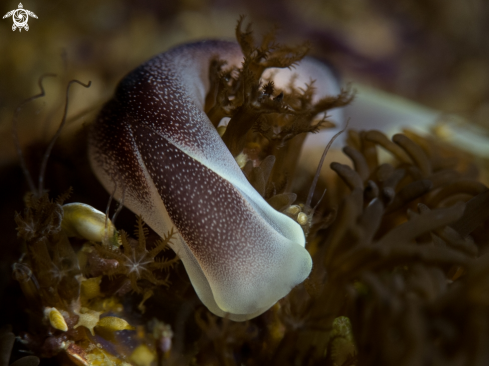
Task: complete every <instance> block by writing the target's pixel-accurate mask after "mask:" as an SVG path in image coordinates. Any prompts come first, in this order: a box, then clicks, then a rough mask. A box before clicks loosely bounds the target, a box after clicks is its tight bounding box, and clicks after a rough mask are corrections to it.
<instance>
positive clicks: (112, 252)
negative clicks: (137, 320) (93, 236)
mask: <svg viewBox="0 0 489 366" xmlns="http://www.w3.org/2000/svg"><path fill="white" fill-rule="evenodd" d="M175 234H176V233H175V232H174V231H173V229H172V230H170V232H169V233H168V234H167V235H166V236H165V237H164V238H161V239H159V240H158V241H157V242H156V243H155V246H154V247H153V248H152V249H150V250H148V249H147V243H146V237H147V236H148V229H147V228H146V227H145V225H144V222H143V219H142V217H141V216H138V221H137V226H136V232H135V235H136V237H137V240H135V239H133V238H130V237H128V235H127V233H125V232H124V231H121V234H120V240H121V243H122V245H121V247H120V248H109V247H106V246H104V245H102V244H98V243H96V244H95V246H94V249H95V252H96V253H97V254H98V258H97V259H95V258H93V257H92V258H91V259H90V260H91V261H95V262H96V261H97V260H98V261H105V262H106V263H107V264H108V263H111V265H110V266H108V268H107V271H106V272H105V273H104V274H105V275H108V276H109V277H111V278H120V279H123V284H122V286H121V289H119V291H118V295H124V294H125V292H126V291H127V290H129V289H131V290H132V291H134V292H138V293H146V292H148V291H150V290H151V289H152V288H153V287H155V286H166V287H168V286H169V284H170V282H169V280H168V278H169V270H170V269H171V268H173V266H174V265H175V264H176V263H177V262H178V261H179V258H178V257H175V258H173V259H167V258H163V257H161V253H163V252H164V251H166V250H167V249H169V248H170V247H169V244H170V242H171V240H172V238H173V236H174V235H175ZM162 272H166V275H165V277H164V278H161V275H160V273H162ZM126 284H129V285H130V287H129V288H128V287H127V286H126Z"/></svg>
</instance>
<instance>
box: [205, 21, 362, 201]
mask: <svg viewBox="0 0 489 366" xmlns="http://www.w3.org/2000/svg"><path fill="white" fill-rule="evenodd" d="M243 28H245V29H243ZM275 31H276V30H275V29H273V30H272V31H270V32H269V33H267V34H265V35H264V36H263V38H262V41H261V43H259V45H257V42H256V39H255V37H254V34H253V30H252V28H251V24H248V25H247V26H246V27H244V17H241V18H240V19H239V21H238V25H237V26H236V39H237V40H238V43H239V45H240V46H241V50H242V52H243V55H244V61H243V64H242V66H241V67H240V68H227V69H226V61H225V60H218V59H215V60H213V61H212V62H211V64H210V66H209V79H210V85H211V86H210V90H209V92H208V94H207V96H206V102H205V112H206V113H207V115H208V117H209V119H210V120H211V122H212V123H213V124H214V126H215V127H216V128H217V127H218V125H219V123H220V122H221V120H222V119H223V118H224V117H229V118H230V120H229V123H228V124H227V126H226V127H220V128H219V131H220V133H221V136H222V139H223V141H224V142H225V144H226V146H227V147H228V148H229V150H230V151H231V153H232V154H233V156H235V157H236V156H238V155H239V154H244V159H246V160H247V161H251V163H252V165H253V166H255V167H256V166H258V165H260V163H261V162H262V161H263V160H264V159H265V158H266V157H267V156H270V155H272V156H274V157H275V158H276V160H275V165H274V166H273V169H272V172H271V175H270V176H269V181H266V182H265V184H267V185H268V190H269V193H270V194H268V195H265V196H266V197H267V198H269V197H270V196H272V195H275V194H280V193H284V190H285V189H286V187H287V188H289V187H290V178H291V177H292V176H293V175H294V171H295V167H296V164H297V161H296V160H297V155H298V154H297V153H296V152H297V151H298V150H300V147H301V146H302V144H303V142H304V139H305V137H306V135H307V133H309V132H312V133H315V132H317V131H319V129H321V128H326V127H332V126H333V124H332V123H331V122H329V121H328V120H327V116H326V115H325V116H324V117H322V118H320V119H316V116H317V115H318V114H319V113H322V112H326V111H328V110H330V109H332V108H336V107H341V106H345V105H347V104H348V103H350V102H351V101H352V99H353V95H354V93H352V92H351V90H349V89H348V90H343V91H342V92H341V93H340V95H338V96H328V97H325V98H322V99H321V100H319V101H316V102H313V96H314V90H315V88H314V80H311V82H310V83H309V84H308V85H307V88H306V89H305V90H302V89H300V88H297V87H295V86H294V85H293V80H291V83H290V85H289V87H288V88H287V90H277V89H276V87H275V85H274V83H273V80H268V79H265V78H264V77H263V73H264V71H265V70H267V69H269V68H293V67H294V66H295V65H297V63H298V62H300V60H302V59H303V58H304V56H305V55H306V53H307V52H308V49H309V47H308V46H307V45H305V44H304V45H300V46H297V47H290V46H284V45H281V44H278V43H276V42H275V38H276V35H275Z"/></svg>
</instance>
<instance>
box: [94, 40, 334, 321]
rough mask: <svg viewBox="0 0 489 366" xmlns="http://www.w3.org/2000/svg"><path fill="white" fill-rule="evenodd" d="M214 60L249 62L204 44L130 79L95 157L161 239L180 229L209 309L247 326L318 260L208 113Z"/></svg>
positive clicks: (108, 111) (179, 243)
mask: <svg viewBox="0 0 489 366" xmlns="http://www.w3.org/2000/svg"><path fill="white" fill-rule="evenodd" d="M216 56H217V57H220V58H223V59H225V60H227V62H228V64H229V65H236V66H239V65H240V64H241V62H242V61H243V55H242V53H241V50H240V47H239V46H238V44H236V43H233V42H225V41H203V42H198V43H194V44H188V45H183V46H180V47H177V48H175V49H173V50H170V51H168V52H166V53H163V54H160V55H159V56H157V57H155V58H153V59H152V60H150V61H148V62H146V63H145V64H143V65H141V66H140V67H138V68H137V69H136V70H134V71H133V72H131V73H130V74H129V75H128V76H126V77H125V78H124V79H123V80H122V81H121V83H120V84H119V86H118V87H117V90H116V93H115V96H114V98H113V99H112V100H111V101H109V102H108V103H107V104H106V105H105V106H104V108H103V109H102V111H101V113H100V115H99V117H98V119H97V121H96V122H95V123H94V125H93V126H92V128H91V132H90V140H89V156H90V160H91V164H92V168H93V170H94V172H95V174H96V175H97V177H98V178H99V180H100V181H101V182H102V184H103V185H104V187H105V188H106V189H107V190H108V191H109V192H114V191H115V197H116V199H118V200H123V203H124V205H125V206H127V207H128V208H129V209H130V210H132V211H133V212H135V213H137V214H140V215H142V216H143V218H144V220H145V221H146V223H147V224H148V225H149V226H150V227H151V228H152V229H153V230H155V231H156V232H157V233H158V234H159V235H161V236H163V235H164V234H165V233H166V232H167V231H168V230H169V229H170V228H171V227H176V229H177V231H178V233H179V235H178V239H177V240H176V241H175V243H174V244H173V246H172V247H173V249H174V250H175V252H176V253H177V254H178V256H179V257H180V258H181V259H182V262H183V264H184V266H185V268H186V270H187V272H188V274H189V277H190V280H191V282H192V284H193V286H194V288H195V290H196V292H197V294H198V296H199V298H200V299H201V300H202V302H203V303H204V304H205V305H206V306H207V307H208V308H209V310H210V311H212V312H213V313H214V314H216V315H219V316H225V315H226V314H227V315H228V316H229V317H230V319H232V320H236V321H242V320H247V319H250V318H253V317H255V316H257V315H259V314H261V313H263V312H264V311H266V310H267V309H269V308H270V307H271V306H272V305H273V304H274V303H275V302H277V301H278V300H279V299H280V298H282V297H284V296H285V295H286V294H287V293H288V292H289V291H290V290H291V289H292V288H293V287H294V286H296V285H297V284H299V283H301V282H302V281H304V279H305V278H306V277H307V276H308V275H309V273H310V271H311V267H312V261H311V257H310V255H309V253H308V252H307V250H306V249H305V247H304V246H305V238H304V234H303V231H302V229H301V227H300V226H299V225H298V224H297V222H295V221H294V220H292V219H291V218H289V217H287V216H285V215H284V214H282V213H280V212H278V211H276V210H274V209H273V208H272V207H271V206H270V205H269V204H268V203H267V202H266V201H265V200H264V199H263V198H262V196H261V195H260V194H258V193H257V191H256V190H255V189H254V188H253V187H252V186H251V185H250V183H249V182H248V181H247V179H246V177H245V176H244V175H243V173H242V171H241V169H240V168H239V166H238V164H237V163H236V161H235V159H234V157H233V156H232V155H231V154H230V152H229V150H228V149H227V148H226V146H225V144H224V143H223V141H222V139H221V137H220V136H219V134H218V133H217V131H216V129H215V127H214V126H213V125H212V124H211V122H210V121H209V119H208V118H207V116H206V114H205V113H204V111H203V110H204V103H205V97H206V93H207V90H208V88H209V81H208V79H209V64H210V62H211V60H212V59H213V58H215V57H216ZM325 70H327V69H326V68H325V67H324V66H322V65H320V64H318V63H317V62H316V61H313V60H307V59H306V60H304V61H303V62H302V63H301V64H300V65H299V66H298V67H297V68H296V69H295V70H294V71H293V72H294V73H297V74H298V75H299V76H300V77H302V78H303V79H304V80H305V81H310V80H311V79H319V78H321V77H322V76H323V74H324V73H325V72H327V71H325ZM279 74H281V75H284V76H285V77H286V78H287V79H289V78H290V76H291V74H292V72H291V71H290V70H286V72H283V71H280V72H279ZM318 81H319V80H318ZM328 82H331V78H329V79H328ZM331 88H333V89H331ZM317 89H318V93H317V96H316V97H317V98H320V97H321V96H322V95H321V94H323V95H324V94H325V93H327V92H328V93H329V94H335V93H337V92H338V90H339V89H338V87H337V86H336V85H333V84H331V87H330V88H329V90H326V89H328V88H327V87H324V86H322V85H321V83H320V82H318V84H317ZM323 89H324V90H323Z"/></svg>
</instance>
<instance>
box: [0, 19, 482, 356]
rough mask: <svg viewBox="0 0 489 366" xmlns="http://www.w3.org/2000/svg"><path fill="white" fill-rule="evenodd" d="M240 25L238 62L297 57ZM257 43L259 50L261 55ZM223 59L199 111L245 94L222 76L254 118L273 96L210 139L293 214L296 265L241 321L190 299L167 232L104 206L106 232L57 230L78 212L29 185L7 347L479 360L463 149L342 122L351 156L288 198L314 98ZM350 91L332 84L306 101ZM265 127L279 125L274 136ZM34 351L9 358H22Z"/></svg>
mask: <svg viewBox="0 0 489 366" xmlns="http://www.w3.org/2000/svg"><path fill="white" fill-rule="evenodd" d="M241 23H242V21H240V23H239V25H238V30H237V33H238V40H239V41H240V44H241V46H242V48H243V51H244V53H245V54H246V55H248V58H249V61H248V64H249V65H252V66H253V67H250V69H249V70H258V72H260V70H261V71H263V70H262V69H261V68H263V67H268V66H267V65H273V62H275V61H274V60H275V58H274V57H272V56H273V50H274V49H276V50H279V52H278V55H279V56H280V55H281V54H282V53H283V52H285V53H287V54H289V53H290V54H291V55H293V57H291V58H290V59H288V61H287V62H289V61H290V62H296V61H297V60H298V59H300V57H301V56H302V55H303V52H304V50H303V49H302V48H298V49H296V50H290V49H288V48H284V47H278V46H275V44H274V43H273V36H270V35H269V36H267V37H268V38H267V37H265V41H264V42H263V44H262V46H261V48H253V47H254V46H253V39H252V37H251V29H250V28H248V29H247V31H246V32H242V31H241ZM274 47H276V48H274ZM260 52H262V53H265V54H267V55H268V56H267V57H265V56H263V55H262V59H260V58H259V57H258V56H259V55H260ZM266 60H268V61H266ZM265 61H266V62H269V63H271V64H268V63H267V64H266V65H262V64H261V62H265ZM280 62H283V60H282V61H280ZM223 67H224V62H223V60H215V63H214V64H212V65H211V66H210V68H211V74H210V78H211V89H210V92H209V94H208V96H207V98H206V110H207V112H208V113H209V115H210V119H211V120H213V121H217V120H218V117H215V116H221V117H222V116H225V115H229V116H230V117H231V120H232V118H234V115H235V113H237V112H236V110H238V109H240V108H242V106H243V105H244V104H246V101H245V99H246V98H245V97H244V96H240V95H239V93H238V92H237V90H238V88H236V85H237V84H239V85H245V84H246V85H248V86H249V88H250V93H249V95H251V96H253V98H255V97H256V98H258V99H255V100H254V101H255V102H257V101H258V102H259V103H261V104H260V105H261V106H264V108H265V110H266V111H267V114H268V111H269V110H268V109H267V108H272V107H273V108H277V110H276V111H275V110H274V113H269V114H270V115H269V116H268V117H267V119H263V118H257V119H256V124H254V125H253V124H252V125H251V126H247V128H246V131H244V129H241V127H234V126H233V125H234V122H233V124H231V122H230V124H229V125H228V127H227V128H226V130H225V131H224V134H223V135H222V136H223V139H224V140H225V141H228V144H229V145H228V146H230V148H231V149H237V150H239V149H240V148H241V149H242V150H243V151H244V152H245V154H246V156H247V158H246V160H247V162H246V163H245V164H244V166H243V172H244V173H245V175H246V176H247V178H248V179H249V180H250V182H251V183H252V184H253V185H254V187H255V188H256V189H257V190H258V191H259V192H260V193H261V194H262V196H264V197H265V198H266V199H267V200H268V202H269V203H270V204H271V205H272V206H273V207H274V208H275V209H277V210H279V211H281V212H284V213H285V214H287V215H289V216H291V217H293V218H295V219H297V220H298V221H299V222H301V221H303V222H304V224H307V225H304V226H307V230H305V231H306V232H307V234H308V236H307V240H308V246H307V249H308V251H309V253H310V254H311V256H312V258H313V261H314V266H313V271H312V273H311V275H310V277H309V278H308V279H307V280H306V281H305V282H304V283H303V284H301V285H299V286H297V287H295V288H294V289H293V290H292V292H291V293H290V294H289V295H288V296H286V297H285V298H284V299H282V300H280V301H279V302H278V303H277V304H275V305H274V306H273V307H272V308H271V309H270V310H269V311H268V312H266V313H264V314H263V315H261V316H259V317H258V318H256V319H253V320H250V321H247V322H243V323H235V322H233V321H231V320H229V319H227V318H218V317H216V316H214V315H212V314H210V313H209V312H208V311H207V309H205V308H204V307H203V306H201V305H199V302H198V300H197V297H196V295H195V293H194V292H193V290H192V288H191V286H190V284H189V281H188V278H187V277H186V274H185V272H184V271H180V270H179V267H180V266H174V264H175V263H177V261H178V259H177V258H175V257H170V255H169V254H168V255H166V253H165V249H166V248H167V246H168V244H169V243H170V241H171V240H172V236H173V232H170V233H168V236H167V237H166V238H163V239H160V238H158V237H156V236H155V235H154V233H152V232H150V231H149V230H148V229H146V228H145V226H144V223H143V218H141V217H139V218H138V219H137V225H136V235H135V238H132V237H131V236H129V235H128V234H127V233H126V232H124V231H123V230H122V229H123V228H122V227H117V228H118V229H120V230H119V231H117V230H115V227H112V226H111V223H110V220H108V218H107V220H97V219H95V218H94V220H93V222H95V223H98V225H102V227H103V228H109V230H110V235H105V234H103V230H102V234H103V235H99V236H98V238H99V239H97V238H95V239H94V238H93V237H89V238H87V237H83V235H84V234H83V233H84V231H83V230H72V229H69V228H79V227H80V226H79V225H77V224H76V223H73V222H71V223H70V222H66V221H64V220H78V219H80V216H77V215H71V216H70V215H65V212H64V209H63V206H62V204H63V203H64V201H66V200H67V199H68V195H64V196H61V197H59V198H58V199H56V200H54V201H53V200H51V199H50V198H49V196H48V194H47V193H46V192H31V193H28V194H27V195H26V196H25V206H26V208H25V211H24V212H23V213H20V214H17V215H16V217H15V221H16V223H17V227H18V242H19V243H20V245H22V252H23V254H22V256H21V258H20V259H19V261H18V262H17V263H15V264H13V267H12V268H13V275H14V278H15V279H16V280H17V281H18V283H19V286H20V288H21V290H22V294H23V296H24V297H25V299H26V300H27V301H26V302H24V303H23V304H24V305H23V306H24V307H25V314H26V316H27V317H28V319H29V320H28V322H24V323H22V324H25V327H24V328H23V329H19V327H18V326H16V327H15V331H16V334H17V335H18V342H17V345H16V348H17V349H20V350H23V351H27V352H31V353H32V354H34V355H35V356H37V357H40V358H41V359H42V360H41V362H42V363H45V364H51V365H52V364H60V365H129V364H131V365H137V366H152V365H225V366H234V365H236V366H237V365H249V366H253V365H264V364H267V365H304V366H313V365H330V366H333V365H338V366H340V365H342V366H348V365H376V366H378V365H406V366H407V365H413V366H414V365H484V364H487V363H489V350H488V349H487V347H486V344H487V340H488V339H489V297H488V296H487V292H488V290H489V257H488V255H487V250H488V244H489V242H488V241H489V235H488V233H489V190H488V189H487V187H486V186H485V185H484V184H482V183H481V182H479V179H478V173H477V167H476V166H475V164H474V163H473V162H472V160H471V158H470V156H467V155H465V154H462V153H461V152H459V151H458V150H457V149H456V148H454V147H451V148H447V147H446V146H444V145H443V144H441V143H439V142H437V141H434V140H430V139H429V138H426V137H421V136H418V135H415V134H413V133H411V132H408V131H406V132H405V133H404V134H398V135H395V136H394V137H393V138H392V139H389V138H388V137H387V136H385V135H384V134H382V133H381V132H379V131H353V130H351V131H348V140H347V146H345V147H344V153H345V154H346V155H347V156H348V157H349V158H350V159H351V161H352V164H351V165H343V164H339V163H333V164H332V165H331V167H332V169H333V170H334V171H335V172H336V174H337V177H336V178H335V179H333V180H331V181H328V182H322V184H327V186H328V190H329V191H328V194H327V196H326V198H324V199H323V200H322V201H321V202H320V204H319V205H318V206H317V207H315V210H312V211H311V208H310V207H307V205H305V202H306V199H305V198H304V199H302V198H300V199H299V200H298V203H296V204H294V202H295V201H296V199H297V197H307V193H308V190H309V188H310V187H309V185H307V186H305V187H300V186H298V187H296V188H295V189H296V191H295V192H293V193H292V192H291V191H290V186H291V184H290V181H291V180H293V178H294V177H295V175H296V174H298V173H297V172H299V173H300V169H297V167H296V165H297V161H296V160H295V159H296V158H297V156H296V155H297V154H293V153H291V150H288V149H290V148H291V146H294V147H293V149H294V150H293V151H296V149H297V146H300V144H302V141H303V139H302V137H301V135H300V134H299V133H301V132H311V131H313V130H314V128H316V127H319V126H318V125H317V124H314V123H316V122H314V121H313V117H314V114H313V112H312V111H311V110H314V111H316V112H315V113H317V111H319V110H318V109H317V108H319V107H318V106H317V105H315V106H311V105H310V103H309V104H308V102H307V101H308V100H309V101H310V100H311V99H310V98H311V97H310V96H308V95H309V94H310V93H312V92H313V88H312V84H311V86H310V88H308V90H306V91H301V90H295V91H294V89H291V90H292V92H289V93H287V92H286V91H277V90H275V89H274V86H273V84H271V83H268V81H263V82H262V84H264V85H260V77H259V76H256V74H254V73H253V74H250V73H248V72H247V71H245V70H243V69H241V70H224V69H223ZM243 67H244V66H243ZM240 75H244V76H246V75H248V76H247V77H248V78H249V79H242V78H243V77H244V76H240ZM250 75H253V77H251V76H250ZM260 75H261V73H260ZM247 83H248V84H247ZM232 93H235V94H234V95H232ZM296 98H299V99H300V98H303V99H304V101H301V102H300V103H299V102H296ZM350 99H351V97H350V96H349V94H347V93H342V94H341V95H340V96H338V97H334V98H332V99H331V100H330V103H332V104H328V103H326V101H324V104H325V105H327V106H326V107H325V106H321V108H320V110H326V109H328V108H329V107H331V106H332V105H333V106H334V105H342V104H344V103H346V102H348V101H349V100H350ZM239 101H241V102H243V103H244V104H243V105H239V104H237V103H238V102H239ZM285 103H287V105H288V106H289V107H287V108H286V109H284V105H285ZM294 103H297V105H301V106H302V107H300V108H299V107H297V108H295V107H291V106H293V105H294ZM301 103H302V104H301ZM269 104H270V105H271V106H270V105H269ZM254 105H256V103H255V104H254ZM328 106H329V107H328ZM314 108H316V109H314ZM214 114H215V116H214ZM284 114H285V115H286V118H282V117H283V115H284ZM213 116H214V117H213ZM255 117H256V116H254V117H253V118H255ZM274 118H276V119H277V120H276V121H275V120H274ZM304 118H305V119H307V121H308V122H307V123H306V122H304V121H305V119H304ZM267 123H273V124H274V125H276V126H281V130H280V131H286V132H284V134H282V135H281V134H280V133H279V134H278V135H277V136H279V138H277V139H275V138H274V137H271V136H270V135H269V134H268V131H269V130H268V129H267V127H266V124H267ZM317 123H320V122H317ZM215 125H216V126H217V123H215ZM294 126H295V127H294ZM311 127H314V128H312V129H311ZM233 129H236V130H235V132H233ZM291 131H292V132H291ZM290 133H292V134H296V135H295V136H289V134H290ZM226 134H229V135H228V137H226ZM304 134H305V133H304ZM300 139H302V140H301V141H300V143H299V144H298V145H296V144H297V141H298V140H300ZM240 151H241V150H240ZM240 151H238V153H239V152H240ZM381 151H382V152H383V154H380V152H381ZM386 152H387V154H385V153H386ZM277 167H278V168H277ZM299 168H300V167H299ZM67 188H68V187H66V188H65V189H67ZM94 189H95V188H94ZM75 193H76V192H75ZM87 198H88V197H87ZM86 212H87V213H86V214H88V215H90V212H92V211H91V210H88V211H86ZM93 212H95V211H93ZM95 214H96V216H97V217H99V215H100V214H99V213H95ZM301 214H302V215H301ZM304 216H306V217H304ZM70 217H71V218H70ZM82 220H83V217H82ZM66 228H68V229H66ZM125 228H126V230H127V227H125ZM98 232H100V231H98ZM74 234H76V235H74ZM72 235H74V236H72ZM108 238H110V240H109V239H108ZM106 239H107V240H106ZM90 240H91V241H90ZM172 268H173V269H172ZM170 269H172V272H171V276H170V277H168V276H169V270H170ZM170 280H171V281H172V284H170ZM162 285H163V286H162ZM166 285H170V286H169V288H166V287H165V286H166ZM12 322H13V323H14V326H15V322H16V320H15V319H12ZM2 342H3V343H5V345H2V347H1V348H2V354H1V357H2V358H1V360H2V362H3V364H5V365H7V364H8V358H9V355H10V348H11V345H12V343H13V335H12V333H9V332H8V331H7V332H4V334H3V336H2ZM37 357H33V356H28V357H26V358H24V361H21V360H22V359H21V360H18V361H16V363H15V364H16V365H17V364H18V365H30V364H31V363H28V362H33V363H32V364H35V362H36V360H37ZM14 358H18V357H14Z"/></svg>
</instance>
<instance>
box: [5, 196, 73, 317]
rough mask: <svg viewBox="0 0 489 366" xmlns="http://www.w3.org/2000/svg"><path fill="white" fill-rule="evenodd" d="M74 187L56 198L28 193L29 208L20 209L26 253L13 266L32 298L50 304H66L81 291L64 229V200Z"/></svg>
mask: <svg viewBox="0 0 489 366" xmlns="http://www.w3.org/2000/svg"><path fill="white" fill-rule="evenodd" d="M70 194H71V191H68V192H67V193H65V194H63V195H62V196H60V197H59V198H58V199H57V200H56V201H52V200H50V199H49V197H48V195H47V194H43V195H42V196H41V197H37V196H36V195H34V194H32V193H28V194H26V196H25V199H24V202H25V205H26V208H25V210H24V213H23V214H19V213H17V214H16V216H15V222H16V224H17V235H18V237H19V238H21V239H22V241H23V247H24V248H25V249H24V255H23V256H22V258H21V260H20V261H19V262H18V263H15V264H14V266H13V275H14V278H15V279H17V280H18V281H19V282H20V283H21V284H22V288H23V289H24V290H25V291H24V292H25V294H26V296H27V297H28V298H30V299H33V300H34V299H36V300H42V301H43V302H44V303H45V304H46V305H47V306H48V305H49V306H55V305H58V306H63V307H67V306H69V304H70V303H71V302H73V301H74V300H75V299H76V298H77V297H78V295H79V287H80V284H79V279H78V278H77V276H78V275H79V274H80V267H79V265H78V261H77V258H76V254H75V251H74V250H73V248H72V246H71V245H70V242H69V240H68V237H67V236H66V234H65V233H63V232H62V231H61V221H62V219H63V208H62V206H61V204H62V203H63V201H64V200H65V199H66V198H67V197H68V196H69V195H70Z"/></svg>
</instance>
